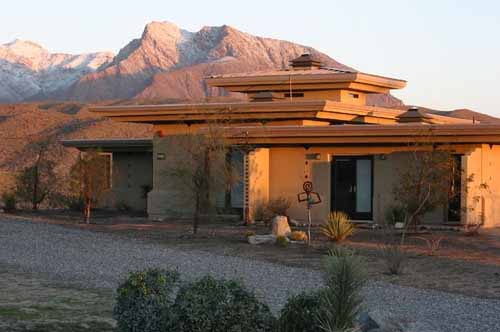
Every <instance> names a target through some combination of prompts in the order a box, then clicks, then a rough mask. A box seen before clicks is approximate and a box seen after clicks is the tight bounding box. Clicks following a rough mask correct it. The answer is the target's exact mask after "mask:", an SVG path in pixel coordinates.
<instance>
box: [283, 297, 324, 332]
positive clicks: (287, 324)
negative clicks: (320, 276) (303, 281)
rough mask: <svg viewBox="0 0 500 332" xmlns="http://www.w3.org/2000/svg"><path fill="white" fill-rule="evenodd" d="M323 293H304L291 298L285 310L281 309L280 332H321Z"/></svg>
mask: <svg viewBox="0 0 500 332" xmlns="http://www.w3.org/2000/svg"><path fill="white" fill-rule="evenodd" d="M321 292H322V291H316V292H303V293H300V294H298V295H295V296H292V297H290V298H289V299H288V301H287V303H286V304H285V306H284V307H283V309H281V312H280V317H279V320H278V329H277V330H278V332H317V331H321V328H320V326H319V322H318V317H319V314H320V308H321V298H322V294H321Z"/></svg>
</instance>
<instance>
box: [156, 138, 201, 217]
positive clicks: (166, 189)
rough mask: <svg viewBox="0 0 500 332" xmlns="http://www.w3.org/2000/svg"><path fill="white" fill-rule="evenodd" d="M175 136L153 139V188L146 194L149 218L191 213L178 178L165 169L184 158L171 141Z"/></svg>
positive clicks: (189, 202) (188, 202)
mask: <svg viewBox="0 0 500 332" xmlns="http://www.w3.org/2000/svg"><path fill="white" fill-rule="evenodd" d="M175 139H176V137H175V136H167V137H164V138H162V137H158V136H157V137H155V138H154V139H153V190H151V191H150V192H149V194H148V216H149V218H151V219H163V218H165V217H180V216H187V215H191V214H192V211H193V208H192V204H191V197H190V196H189V197H187V196H186V193H185V190H183V189H182V187H183V185H182V184H181V183H180V182H179V180H178V179H175V178H174V177H172V176H169V175H168V174H167V173H166V170H167V169H169V168H171V167H172V165H173V164H175V163H181V162H182V161H183V159H184V160H185V155H182V154H181V152H180V151H178V149H177V150H176V149H175V146H176V145H175V144H174V143H173V142H174V140H175Z"/></svg>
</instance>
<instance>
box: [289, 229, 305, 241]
mask: <svg viewBox="0 0 500 332" xmlns="http://www.w3.org/2000/svg"><path fill="white" fill-rule="evenodd" d="M290 240H292V241H304V242H306V241H307V234H306V232H303V231H293V232H292V233H290Z"/></svg>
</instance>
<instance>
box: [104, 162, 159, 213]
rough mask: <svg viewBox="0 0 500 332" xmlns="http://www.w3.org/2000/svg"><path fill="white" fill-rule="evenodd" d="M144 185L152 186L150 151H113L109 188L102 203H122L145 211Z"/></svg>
mask: <svg viewBox="0 0 500 332" xmlns="http://www.w3.org/2000/svg"><path fill="white" fill-rule="evenodd" d="M145 186H147V187H149V188H152V186H153V172H152V155H151V153H150V152H114V153H113V157H112V177H111V190H110V192H109V193H107V194H106V195H105V197H104V198H103V200H104V202H105V203H104V204H105V205H106V206H109V207H115V206H116V205H117V204H119V203H124V204H126V205H127V206H129V207H130V208H132V209H133V210H137V211H145V210H146V207H147V204H146V203H147V200H146V198H145V196H144V190H145Z"/></svg>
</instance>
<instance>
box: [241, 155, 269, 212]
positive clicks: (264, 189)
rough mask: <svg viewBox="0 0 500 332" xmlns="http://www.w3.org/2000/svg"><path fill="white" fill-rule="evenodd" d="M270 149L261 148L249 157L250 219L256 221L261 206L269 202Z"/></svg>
mask: <svg viewBox="0 0 500 332" xmlns="http://www.w3.org/2000/svg"><path fill="white" fill-rule="evenodd" d="M269 156H270V154H269V149H265V148H259V149H255V150H254V151H252V152H250V153H249V154H248V155H247V163H248V168H247V172H248V188H247V189H248V191H247V192H248V206H249V211H248V212H249V218H250V220H253V219H254V215H255V210H256V208H257V207H258V205H259V204H261V203H265V202H267V201H268V200H269V188H270V187H269V186H270V181H269V174H270V173H269V163H270V160H269Z"/></svg>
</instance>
